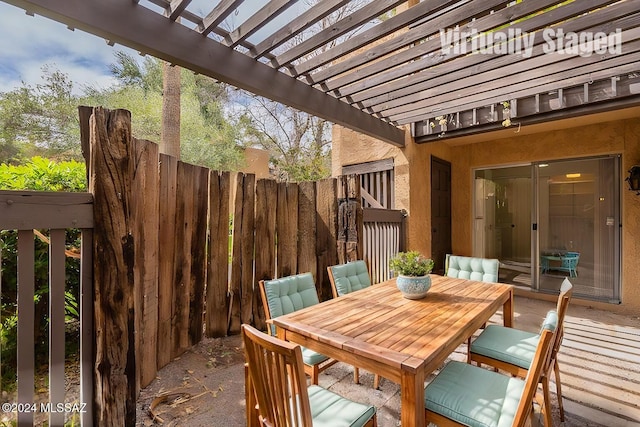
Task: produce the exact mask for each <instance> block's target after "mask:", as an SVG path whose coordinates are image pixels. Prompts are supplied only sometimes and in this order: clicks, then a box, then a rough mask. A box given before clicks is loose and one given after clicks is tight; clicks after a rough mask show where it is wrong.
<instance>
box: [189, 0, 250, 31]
mask: <svg viewBox="0 0 640 427" xmlns="http://www.w3.org/2000/svg"><path fill="white" fill-rule="evenodd" d="M243 1H244V0H221V1H220V3H218V4H217V5H216V7H214V8H213V10H212V11H211V12H209V13H208V14H207V16H205V17H204V19H203V20H202V26H201V27H200V28H198V31H200V32H201V33H202V35H204V36H206V35H207V34H209V33H210V32H211V31H213V29H214V28H215V27H217V26H218V25H220V23H222V21H224V20H225V19H226V18H227V16H229V15H231V14H232V13H233V12H234V11H235V10H236V8H237V7H238V5H240V4H241V3H242V2H243Z"/></svg>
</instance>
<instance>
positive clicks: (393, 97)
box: [350, 3, 637, 111]
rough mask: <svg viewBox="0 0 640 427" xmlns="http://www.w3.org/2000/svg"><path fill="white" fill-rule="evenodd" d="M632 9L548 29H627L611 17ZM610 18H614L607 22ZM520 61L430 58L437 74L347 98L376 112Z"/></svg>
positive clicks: (477, 57)
mask: <svg viewBox="0 0 640 427" xmlns="http://www.w3.org/2000/svg"><path fill="white" fill-rule="evenodd" d="M636 12H637V8H636V6H634V5H633V4H630V3H618V4H615V5H612V6H611V7H610V8H607V9H606V11H603V13H600V14H586V15H582V16H579V17H577V18H575V19H573V20H571V21H570V22H563V23H560V24H557V25H555V26H551V27H549V28H550V29H554V30H555V29H557V28H560V27H562V28H564V29H565V31H585V30H588V31H597V30H599V29H600V30H601V29H603V28H604V27H603V25H609V26H618V25H619V26H620V28H622V29H626V28H631V26H632V25H633V24H625V22H626V21H627V20H626V19H625V18H620V19H615V18H616V17H625V16H626V15H628V14H630V13H636ZM611 19H615V20H613V21H611ZM536 40H537V44H536V47H534V52H533V54H532V58H533V57H536V56H537V53H536V52H537V51H536V50H535V49H538V47H539V46H540V45H541V44H542V42H543V39H542V37H541V36H539V34H538V35H537V37H536ZM521 60H522V58H521V57H519V56H515V55H502V56H499V57H495V56H494V57H491V56H489V55H468V56H466V57H463V58H460V59H458V60H456V61H450V62H446V63H440V62H437V61H434V62H436V63H435V64H434V65H438V66H439V68H438V72H437V73H435V71H434V72H433V73H416V74H413V75H412V76H410V77H408V78H406V79H403V80H395V81H393V82H391V83H390V84H388V85H386V86H380V87H377V88H374V89H372V90H368V91H364V92H359V93H357V94H355V95H353V96H352V97H350V98H351V100H352V102H357V103H358V104H359V105H360V106H361V107H363V108H371V111H380V110H382V109H383V108H381V107H377V106H378V105H379V104H384V103H386V105H388V106H398V105H403V104H409V103H412V102H415V101H416V99H424V97H425V96H429V95H428V94H427V93H426V92H424V91H425V90H427V89H432V88H437V87H440V86H442V85H444V84H446V83H448V82H455V81H457V80H459V79H461V78H464V77H466V76H469V75H471V74H473V75H475V76H476V77H478V78H479V79H481V75H482V73H484V72H487V71H491V70H493V69H497V68H503V67H508V66H509V65H511V64H514V63H518V62H520V61H521ZM541 65H544V64H537V66H541ZM434 76H435V77H434ZM374 95H375V96H374Z"/></svg>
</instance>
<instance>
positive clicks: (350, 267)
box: [327, 260, 380, 389]
mask: <svg viewBox="0 0 640 427" xmlns="http://www.w3.org/2000/svg"><path fill="white" fill-rule="evenodd" d="M327 271H328V272H329V281H330V282H331V292H332V293H333V297H334V298H338V297H339V296H342V295H346V294H349V293H351V292H355V291H359V290H360V289H364V288H368V287H369V286H371V277H370V276H369V269H368V268H367V263H365V262H364V261H363V260H358V261H352V262H348V263H346V264H340V265H333V266H329V267H327ZM353 382H354V383H356V384H357V383H359V382H360V370H359V369H358V367H357V366H354V367H353ZM379 385H380V377H379V376H378V374H374V376H373V388H375V389H378V387H379Z"/></svg>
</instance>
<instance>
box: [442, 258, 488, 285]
mask: <svg viewBox="0 0 640 427" xmlns="http://www.w3.org/2000/svg"><path fill="white" fill-rule="evenodd" d="M499 267H500V261H498V260H497V259H487V258H476V257H468V256H460V255H447V276H449V277H457V278H460V279H469V280H477V281H479V282H497V281H498V269H499Z"/></svg>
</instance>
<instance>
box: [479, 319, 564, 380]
mask: <svg viewBox="0 0 640 427" xmlns="http://www.w3.org/2000/svg"><path fill="white" fill-rule="evenodd" d="M557 324H558V314H557V313H556V311H555V310H551V311H549V312H548V313H547V316H546V317H545V319H544V321H543V322H542V329H544V328H546V329H549V330H552V331H553V330H555V328H556V327H557ZM538 341H540V334H535V333H533V332H527V331H521V330H519V329H515V328H507V327H504V326H499V325H489V326H487V327H486V328H485V329H484V330H483V331H482V333H481V334H480V335H478V338H476V339H475V340H474V341H473V342H472V343H471V349H470V351H471V353H473V354H479V355H481V356H486V357H490V358H492V359H495V360H500V361H502V362H506V363H509V364H511V365H515V366H519V367H521V368H523V369H529V367H530V366H531V362H532V361H533V356H534V355H535V353H536V348H537V346H538Z"/></svg>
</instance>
